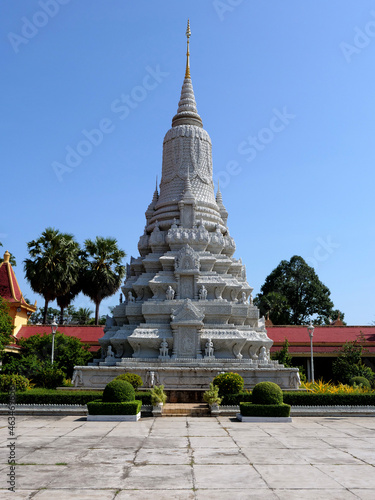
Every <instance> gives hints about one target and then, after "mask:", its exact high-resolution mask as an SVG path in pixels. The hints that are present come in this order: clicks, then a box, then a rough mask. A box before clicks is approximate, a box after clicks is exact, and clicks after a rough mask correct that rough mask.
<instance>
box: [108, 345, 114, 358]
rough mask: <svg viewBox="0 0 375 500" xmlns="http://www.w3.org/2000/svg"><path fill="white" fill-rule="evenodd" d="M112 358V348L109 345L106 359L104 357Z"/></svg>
mask: <svg viewBox="0 0 375 500" xmlns="http://www.w3.org/2000/svg"><path fill="white" fill-rule="evenodd" d="M114 357H115V355H114V352H113V349H112V346H111V345H109V346H108V349H107V357H106V359H107V358H110V359H113V358H114Z"/></svg>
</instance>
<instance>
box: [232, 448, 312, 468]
mask: <svg viewBox="0 0 375 500" xmlns="http://www.w3.org/2000/svg"><path fill="white" fill-rule="evenodd" d="M241 450H242V453H243V454H244V455H245V456H246V458H247V460H248V461H249V462H250V463H251V464H253V465H256V464H268V465H272V464H275V465H279V464H289V465H291V464H297V465H298V464H301V463H303V464H306V463H307V461H306V460H305V459H304V457H302V456H301V455H299V454H298V453H297V451H296V450H282V449H273V450H272V451H270V449H269V448H257V447H253V448H243V449H242V448H241Z"/></svg>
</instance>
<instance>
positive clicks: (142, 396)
mask: <svg viewBox="0 0 375 500" xmlns="http://www.w3.org/2000/svg"><path fill="white" fill-rule="evenodd" d="M135 399H139V400H140V401H142V404H143V405H151V404H152V403H151V391H136V392H135Z"/></svg>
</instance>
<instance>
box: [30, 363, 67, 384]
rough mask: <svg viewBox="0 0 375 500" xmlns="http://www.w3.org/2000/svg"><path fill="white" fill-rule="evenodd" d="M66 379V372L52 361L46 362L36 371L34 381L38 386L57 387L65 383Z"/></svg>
mask: <svg viewBox="0 0 375 500" xmlns="http://www.w3.org/2000/svg"><path fill="white" fill-rule="evenodd" d="M64 379H65V373H64V372H63V371H62V370H60V368H57V366H56V365H52V364H51V363H45V364H44V365H42V366H41V368H40V369H39V370H37V371H36V373H34V375H33V377H32V382H33V383H34V384H35V385H36V386H38V387H44V388H45V389H56V387H59V386H62V385H63V383H64Z"/></svg>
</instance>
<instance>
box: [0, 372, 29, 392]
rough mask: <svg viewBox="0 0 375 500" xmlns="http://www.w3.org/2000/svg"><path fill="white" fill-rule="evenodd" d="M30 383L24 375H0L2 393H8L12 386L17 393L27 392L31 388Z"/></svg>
mask: <svg viewBox="0 0 375 500" xmlns="http://www.w3.org/2000/svg"><path fill="white" fill-rule="evenodd" d="M29 384H30V381H29V379H27V378H26V377H22V375H0V391H1V392H6V391H9V389H10V388H11V387H12V386H15V387H16V391H26V389H28V388H29Z"/></svg>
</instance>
